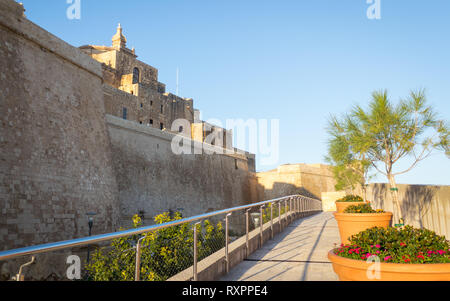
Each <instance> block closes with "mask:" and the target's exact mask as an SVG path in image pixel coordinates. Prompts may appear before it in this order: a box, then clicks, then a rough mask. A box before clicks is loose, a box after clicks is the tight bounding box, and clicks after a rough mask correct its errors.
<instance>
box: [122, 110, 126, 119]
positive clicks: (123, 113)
mask: <svg viewBox="0 0 450 301" xmlns="http://www.w3.org/2000/svg"><path fill="white" fill-rule="evenodd" d="M122 118H123V119H125V120H126V119H127V108H123V109H122Z"/></svg>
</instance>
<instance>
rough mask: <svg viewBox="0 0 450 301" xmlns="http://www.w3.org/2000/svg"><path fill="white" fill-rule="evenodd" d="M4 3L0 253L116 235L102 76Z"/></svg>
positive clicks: (0, 4)
mask: <svg viewBox="0 0 450 301" xmlns="http://www.w3.org/2000/svg"><path fill="white" fill-rule="evenodd" d="M23 11H24V10H23V7H22V6H21V5H19V4H17V3H16V2H14V1H11V0H1V1H0V210H1V215H0V242H1V243H0V249H2V250H6V249H13V248H18V247H24V246H29V245H34V244H41V243H47V242H54V241H59V240H64V239H68V238H75V237H82V236H86V235H87V233H88V224H87V217H86V213H87V212H91V211H94V212H96V213H97V216H96V232H97V233H101V232H108V231H112V230H114V229H116V228H118V226H119V216H120V212H119V208H120V207H119V198H118V189H117V181H116V176H115V174H114V169H113V164H112V155H111V151H110V149H111V146H110V140H109V136H108V130H107V127H106V123H105V107H104V103H103V87H102V81H103V79H102V76H103V74H102V68H101V65H100V64H99V63H97V62H96V61H94V60H92V59H91V58H90V57H88V56H86V55H85V54H84V53H82V52H81V51H80V50H78V49H76V48H74V47H72V46H71V45H69V44H67V43H65V42H64V41H62V40H60V39H58V38H57V37H55V36H53V35H52V34H50V33H48V32H47V31H45V30H44V29H42V28H40V27H38V26H37V25H35V24H33V23H32V22H30V21H28V20H27V19H26V18H25V17H24V16H23Z"/></svg>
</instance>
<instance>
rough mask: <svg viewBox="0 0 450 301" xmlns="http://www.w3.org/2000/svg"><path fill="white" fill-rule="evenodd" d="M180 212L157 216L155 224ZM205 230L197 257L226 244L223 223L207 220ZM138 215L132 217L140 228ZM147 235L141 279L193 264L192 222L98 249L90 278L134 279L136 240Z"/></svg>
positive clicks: (173, 272)
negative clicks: (213, 222) (214, 224)
mask: <svg viewBox="0 0 450 301" xmlns="http://www.w3.org/2000/svg"><path fill="white" fill-rule="evenodd" d="M181 218H182V217H181V214H180V213H175V216H174V217H173V218H171V217H170V214H169V213H167V212H166V213H163V214H160V215H158V216H156V217H155V218H154V220H155V222H156V224H163V223H167V222H171V221H176V220H180V219H181ZM203 224H204V227H203V230H204V231H198V260H199V261H200V260H202V259H203V258H205V257H207V256H209V255H210V254H212V253H214V252H216V251H218V250H220V249H221V248H222V247H223V246H224V245H225V236H224V233H223V229H222V224H221V223H220V222H219V223H218V224H217V225H216V226H215V227H214V226H213V225H212V224H211V222H209V221H208V220H206V221H204V223H203ZM141 225H142V221H141V219H140V217H139V216H137V215H135V216H134V217H133V226H134V228H137V227H140V226H141ZM142 237H145V238H144V239H143V240H142V242H141V245H142V248H141V250H142V252H141V273H140V275H141V280H148V281H164V280H167V279H168V278H170V277H172V276H174V275H176V274H178V273H179V272H181V271H183V270H185V269H186V268H188V267H190V266H192V264H193V258H194V257H193V227H192V225H191V224H189V223H184V224H181V225H177V226H173V227H169V228H165V229H161V230H157V231H154V232H150V233H147V234H145V235H142V236H141V235H133V236H129V237H122V238H118V239H115V240H113V241H112V243H111V247H110V248H109V249H110V250H103V251H102V250H101V249H99V250H97V251H96V252H94V254H93V256H92V259H91V262H90V263H89V264H88V265H87V266H86V270H87V272H88V280H94V281H132V280H134V277H135V263H136V248H135V246H136V243H137V241H138V240H139V239H140V238H142Z"/></svg>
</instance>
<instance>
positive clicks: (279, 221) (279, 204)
mask: <svg viewBox="0 0 450 301" xmlns="http://www.w3.org/2000/svg"><path fill="white" fill-rule="evenodd" d="M278 226H279V228H280V232H281V201H279V202H278Z"/></svg>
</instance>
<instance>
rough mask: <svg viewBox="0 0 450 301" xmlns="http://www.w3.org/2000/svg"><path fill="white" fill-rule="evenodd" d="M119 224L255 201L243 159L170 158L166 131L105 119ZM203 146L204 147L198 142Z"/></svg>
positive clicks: (252, 182) (250, 175) (251, 177)
mask: <svg viewBox="0 0 450 301" xmlns="http://www.w3.org/2000/svg"><path fill="white" fill-rule="evenodd" d="M106 119H107V124H108V130H109V135H110V138H111V144H112V152H113V163H114V170H115V173H116V177H117V182H118V186H119V197H120V202H121V210H120V211H121V213H122V224H123V225H124V226H127V225H129V224H130V221H131V217H132V215H134V214H138V213H139V212H142V213H143V215H144V218H145V223H146V224H151V223H152V218H153V217H154V216H155V215H157V214H160V213H162V212H167V211H169V210H172V211H181V212H182V213H183V216H185V217H188V216H193V215H197V214H201V213H205V212H211V211H216V210H219V209H225V208H230V207H235V206H239V205H243V204H249V203H252V202H255V201H257V200H258V197H257V193H256V188H255V185H256V179H255V176H254V174H253V173H251V172H249V171H248V162H247V158H246V156H244V155H225V154H224V155H219V154H215V155H206V154H203V155H194V154H192V155H175V154H174V153H173V152H172V150H171V141H172V137H173V136H174V135H173V134H171V133H167V132H162V131H159V130H157V129H154V128H150V127H147V126H144V125H139V124H136V123H134V122H130V121H126V120H123V119H120V118H117V117H114V116H110V115H107V117H106ZM204 145H205V144H204Z"/></svg>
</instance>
